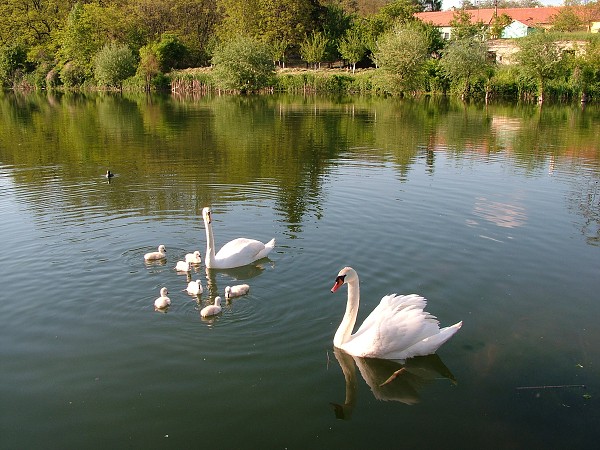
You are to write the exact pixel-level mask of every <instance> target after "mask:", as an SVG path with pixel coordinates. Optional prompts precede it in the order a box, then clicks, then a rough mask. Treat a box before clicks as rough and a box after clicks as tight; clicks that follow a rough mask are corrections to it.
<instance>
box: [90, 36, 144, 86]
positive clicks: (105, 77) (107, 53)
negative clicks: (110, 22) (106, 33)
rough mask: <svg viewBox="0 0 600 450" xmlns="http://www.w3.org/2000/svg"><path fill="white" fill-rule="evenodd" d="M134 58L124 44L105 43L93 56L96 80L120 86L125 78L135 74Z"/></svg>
mask: <svg viewBox="0 0 600 450" xmlns="http://www.w3.org/2000/svg"><path fill="white" fill-rule="evenodd" d="M136 62H137V61H136V59H135V56H134V55H133V53H132V52H131V49H130V48H129V47H128V46H127V45H124V44H117V43H116V42H111V43H110V44H106V45H105V46H104V47H103V48H102V49H101V50H100V51H99V52H98V53H97V54H96V57H95V58H94V73H95V77H96V80H97V81H98V83H99V84H100V85H102V86H113V87H119V88H121V86H122V83H123V81H124V80H125V79H127V78H129V77H130V76H132V75H133V74H135V66H136Z"/></svg>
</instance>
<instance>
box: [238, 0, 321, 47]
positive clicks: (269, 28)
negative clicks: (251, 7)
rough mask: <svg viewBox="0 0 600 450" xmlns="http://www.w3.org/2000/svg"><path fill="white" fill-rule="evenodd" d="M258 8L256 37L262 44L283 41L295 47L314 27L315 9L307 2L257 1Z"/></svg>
mask: <svg viewBox="0 0 600 450" xmlns="http://www.w3.org/2000/svg"><path fill="white" fill-rule="evenodd" d="M258 7H259V8H258V11H257V12H258V18H259V19H258V30H257V31H258V35H257V36H256V37H257V38H259V39H260V40H261V41H263V42H277V41H284V42H287V43H288V45H290V46H294V47H297V46H298V45H299V44H300V42H301V41H302V39H303V37H304V36H305V35H306V33H308V32H309V31H311V30H312V29H313V27H314V24H313V22H314V16H315V13H316V7H315V5H314V3H313V2H311V1H309V0H259V1H258ZM238 33H239V28H238Z"/></svg>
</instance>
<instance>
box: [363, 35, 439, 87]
mask: <svg viewBox="0 0 600 450" xmlns="http://www.w3.org/2000/svg"><path fill="white" fill-rule="evenodd" d="M374 57H375V59H376V61H377V64H378V66H379V67H381V69H382V70H383V71H384V73H385V74H386V75H387V77H386V85H387V87H388V89H389V90H390V91H391V92H393V93H404V92H411V91H416V90H418V88H420V87H421V86H420V84H421V83H422V81H423V74H424V70H425V63H426V61H427V59H428V58H429V51H428V40H427V36H426V35H425V33H424V32H423V29H422V28H421V27H419V26H418V25H416V24H405V25H402V24H399V25H396V26H395V27H394V28H393V29H392V30H390V31H388V32H387V33H385V34H384V35H383V36H381V38H380V39H379V40H378V41H377V50H376V52H375V54H374Z"/></svg>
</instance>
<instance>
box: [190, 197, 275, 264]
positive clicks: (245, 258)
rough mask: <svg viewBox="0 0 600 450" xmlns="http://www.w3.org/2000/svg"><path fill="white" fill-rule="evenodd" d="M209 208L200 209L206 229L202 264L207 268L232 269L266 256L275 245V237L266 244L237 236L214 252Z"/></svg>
mask: <svg viewBox="0 0 600 450" xmlns="http://www.w3.org/2000/svg"><path fill="white" fill-rule="evenodd" d="M211 214H212V213H211V210H210V208H209V207H206V208H204V209H203V210H202V218H203V219H204V228H205V230H206V254H205V255H204V264H205V265H206V267H207V268H208V269H232V268H234V267H241V266H245V265H247V264H250V263H253V262H254V261H258V260H259V259H262V258H266V257H267V255H268V254H269V253H270V252H271V250H273V247H275V239H271V240H270V241H269V242H267V243H266V244H263V243H262V242H260V241H257V240H255V239H247V238H237V239H234V240H233V241H229V242H228V243H227V244H225V245H224V246H223V247H221V250H219V251H218V253H217V254H215V238H214V236H213V230H212V217H211Z"/></svg>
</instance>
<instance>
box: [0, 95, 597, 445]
mask: <svg viewBox="0 0 600 450" xmlns="http://www.w3.org/2000/svg"><path fill="white" fill-rule="evenodd" d="M599 136H600V110H599V109H598V107H597V106H593V105H591V106H589V107H587V108H586V109H581V108H580V107H578V106H574V107H570V106H546V105H544V106H543V107H542V108H539V107H537V106H528V105H519V106H502V105H495V106H488V107H484V106H478V105H467V106H465V105H463V104H461V103H453V102H449V101H442V100H434V99H431V100H420V101H406V100H404V101H402V100H397V99H368V98H353V99H348V98H343V99H338V98H315V97H290V96H264V97H209V98H177V97H171V96H165V97H159V96H156V97H143V96H140V97H137V96H131V97H127V96H125V97H119V96H111V95H91V96H83V95H72V96H52V95H48V96H45V95H40V96H38V95H28V96H20V95H17V96H14V95H12V94H5V95H4V96H1V97H0V214H1V217H2V221H1V222H0V236H1V238H2V251H1V252H0V270H1V280H2V288H1V295H0V297H1V301H0V342H1V345H0V360H1V361H2V362H1V366H0V376H1V379H2V384H1V387H0V400H1V402H0V404H1V413H0V447H1V448H6V449H16V448H28V449H30V448H60V449H65V448H102V449H105V448H174V449H182V448H200V447H202V448H257V449H265V448H282V449H283V448H291V449H294V448H296V449H307V448H310V449H317V448H323V449H332V448H347V449H367V448H399V447H404V448H456V449H466V448H595V445H597V441H598V439H599V438H600V431H599V430H598V423H600V408H599V407H598V403H599V401H600V389H599V386H598V380H600V346H599V345H598V343H599V342H600V327H598V318H599V317H600V295H599V292H600V185H599V180H600V138H599ZM107 169H110V170H111V171H112V172H114V173H115V177H114V178H113V179H112V180H111V181H110V183H109V182H107V180H106V179H105V178H104V177H103V174H104V173H105V172H106V170H107ZM204 206H211V207H212V209H213V219H214V222H213V227H214V232H215V239H216V244H217V246H219V245H220V244H223V243H225V242H227V241H228V240H230V239H232V238H235V237H239V236H246V237H252V238H256V239H260V240H262V241H264V242H266V241H267V240H269V239H271V238H272V237H275V238H276V240H277V245H276V247H275V250H274V251H273V252H272V253H271V255H270V257H269V259H267V260H262V261H260V262H259V263H257V264H254V265H251V266H248V267H244V268H240V269H235V270H228V271H210V272H209V273H206V271H205V268H204V265H202V266H201V267H200V268H198V269H196V270H195V271H194V273H193V274H192V278H193V279H196V278H199V279H201V280H202V281H203V284H204V287H205V293H204V294H203V295H202V297H201V299H199V300H198V301H196V300H195V299H194V298H192V297H190V296H189V295H187V294H186V293H185V292H182V289H184V288H185V286H186V281H187V280H186V276H185V275H180V274H178V273H177V272H175V270H174V269H173V267H174V265H175V262H176V261H177V260H178V259H181V258H182V257H183V255H185V253H188V252H191V251H193V250H200V251H201V253H202V256H204V253H205V246H206V240H205V234H204V223H203V222H202V218H201V210H202V208H203V207H204ZM159 244H164V245H165V246H166V248H167V254H168V259H167V262H166V263H165V264H146V263H144V261H143V254H144V253H146V252H148V251H152V250H155V249H156V247H157V246H158V245H159ZM346 265H350V266H352V267H354V268H355V269H356V270H357V272H358V274H359V276H360V279H361V294H362V295H361V309H360V311H359V317H358V323H360V322H362V320H363V319H364V318H365V317H366V316H367V315H368V313H369V312H370V311H371V310H372V309H373V308H374V307H375V306H376V305H377V304H378V302H379V299H380V298H381V297H382V296H384V295H386V294H388V293H393V292H397V293H405V294H408V293H418V294H421V295H423V296H424V297H426V298H427V299H428V301H429V303H428V307H427V310H428V311H429V312H431V313H432V314H434V315H436V316H437V317H438V318H439V320H440V322H441V325H442V326H447V325H451V324H453V323H455V322H457V321H459V320H462V321H463V323H464V324H463V327H462V329H461V330H460V331H459V332H458V333H457V334H456V335H455V336H454V337H453V338H452V339H451V340H450V341H448V342H447V343H446V344H444V345H443V346H442V347H441V348H440V349H439V351H438V352H437V354H436V355H434V356H429V357H423V358H414V359H411V360H408V361H406V362H405V369H406V370H405V371H403V372H401V373H400V375H398V377H397V378H396V379H394V380H393V381H391V382H390V383H388V384H385V385H383V386H381V385H382V384H383V383H384V381H385V380H386V379H387V378H388V377H389V376H390V375H391V374H392V373H394V372H395V371H396V370H398V369H399V368H401V367H403V365H402V364H400V363H394V362H389V361H387V362H386V361H368V360H360V359H357V360H356V361H355V360H354V359H353V358H352V357H348V355H344V354H341V353H340V352H338V351H334V350H333V345H332V339H333V335H334V333H335V330H336V328H337V326H338V324H339V322H340V320H341V318H342V315H343V311H344V308H345V302H346V288H342V289H340V291H338V292H337V293H336V294H331V293H330V288H331V287H332V285H333V282H334V280H335V277H336V275H337V273H338V271H339V270H340V269H341V268H342V267H343V266H346ZM240 282H246V283H248V284H250V286H251V288H250V293H249V295H247V296H244V297H241V298H237V299H234V300H233V301H231V302H228V303H227V304H226V305H225V306H224V309H223V312H222V314H221V315H219V316H217V317H216V318H213V319H210V320H206V319H202V318H201V317H200V314H199V310H200V308H201V307H202V306H203V305H206V304H208V303H209V302H211V301H212V299H213V298H214V296H215V295H217V294H220V295H223V291H224V288H225V286H227V285H228V284H237V283H240ZM163 286H166V287H167V288H168V289H169V293H170V295H169V296H170V297H171V300H172V305H171V307H170V308H169V309H168V311H167V312H166V313H161V312H155V311H154V307H153V302H154V299H155V298H156V297H158V292H159V290H160V288H161V287H163Z"/></svg>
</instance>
